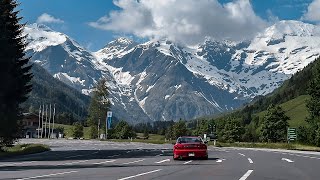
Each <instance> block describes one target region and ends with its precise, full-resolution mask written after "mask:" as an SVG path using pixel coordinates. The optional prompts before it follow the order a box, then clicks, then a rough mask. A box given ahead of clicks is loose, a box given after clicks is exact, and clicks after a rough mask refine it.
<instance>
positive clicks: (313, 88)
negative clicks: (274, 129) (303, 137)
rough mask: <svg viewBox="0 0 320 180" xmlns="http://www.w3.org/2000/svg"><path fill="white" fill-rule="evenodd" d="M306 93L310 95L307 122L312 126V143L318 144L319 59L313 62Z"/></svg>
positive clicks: (319, 130) (319, 105) (319, 109)
mask: <svg viewBox="0 0 320 180" xmlns="http://www.w3.org/2000/svg"><path fill="white" fill-rule="evenodd" d="M308 94H309V95H310V96H311V98H310V100H309V101H308V102H307V108H308V110H309V117H308V118H307V122H308V123H309V124H310V125H311V126H312V127H313V128H314V131H312V132H311V133H312V136H314V140H313V141H314V144H315V145H316V146H320V59H319V58H318V59H317V60H316V62H315V69H314V71H313V77H312V81H311V83H310V85H309V89H308Z"/></svg>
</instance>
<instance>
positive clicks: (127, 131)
mask: <svg viewBox="0 0 320 180" xmlns="http://www.w3.org/2000/svg"><path fill="white" fill-rule="evenodd" d="M114 131H115V132H114V136H115V137H116V138H118V139H127V138H131V137H132V138H134V137H136V133H135V132H134V130H133V127H132V126H130V125H129V124H128V123H127V122H126V121H123V120H122V121H120V122H119V123H118V124H117V125H116V127H115V128H114Z"/></svg>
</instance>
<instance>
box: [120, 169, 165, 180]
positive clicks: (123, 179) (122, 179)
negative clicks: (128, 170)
mask: <svg viewBox="0 0 320 180" xmlns="http://www.w3.org/2000/svg"><path fill="white" fill-rule="evenodd" d="M161 170H162V169H156V170H153V171H149V172H145V173H141V174H137V175H134V176H129V177H125V178H121V179H118V180H126V179H131V178H135V177H139V176H143V175H146V174H151V173H155V172H158V171H161Z"/></svg>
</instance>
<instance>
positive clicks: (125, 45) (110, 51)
mask: <svg viewBox="0 0 320 180" xmlns="http://www.w3.org/2000/svg"><path fill="white" fill-rule="evenodd" d="M135 45H137V43H135V42H134V41H133V40H131V39H128V38H124V37H121V38H118V39H116V40H114V41H111V42H110V43H108V44H107V45H106V46H105V47H104V48H103V49H101V50H99V51H97V52H95V53H94V54H95V55H96V57H98V58H101V59H113V58H120V57H122V56H124V55H125V54H127V53H129V52H130V49H132V48H133V47H134V46H135Z"/></svg>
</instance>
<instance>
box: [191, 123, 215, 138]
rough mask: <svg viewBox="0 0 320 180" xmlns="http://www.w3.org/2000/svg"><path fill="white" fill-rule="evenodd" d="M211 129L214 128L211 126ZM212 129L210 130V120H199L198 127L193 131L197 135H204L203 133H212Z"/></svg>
mask: <svg viewBox="0 0 320 180" xmlns="http://www.w3.org/2000/svg"><path fill="white" fill-rule="evenodd" d="M210 125H211V124H210ZM211 126H212V125H211ZM211 130H212V127H211ZM211 130H209V121H207V120H197V127H196V129H195V131H194V132H193V134H194V135H196V136H203V134H207V133H210V131H211Z"/></svg>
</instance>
